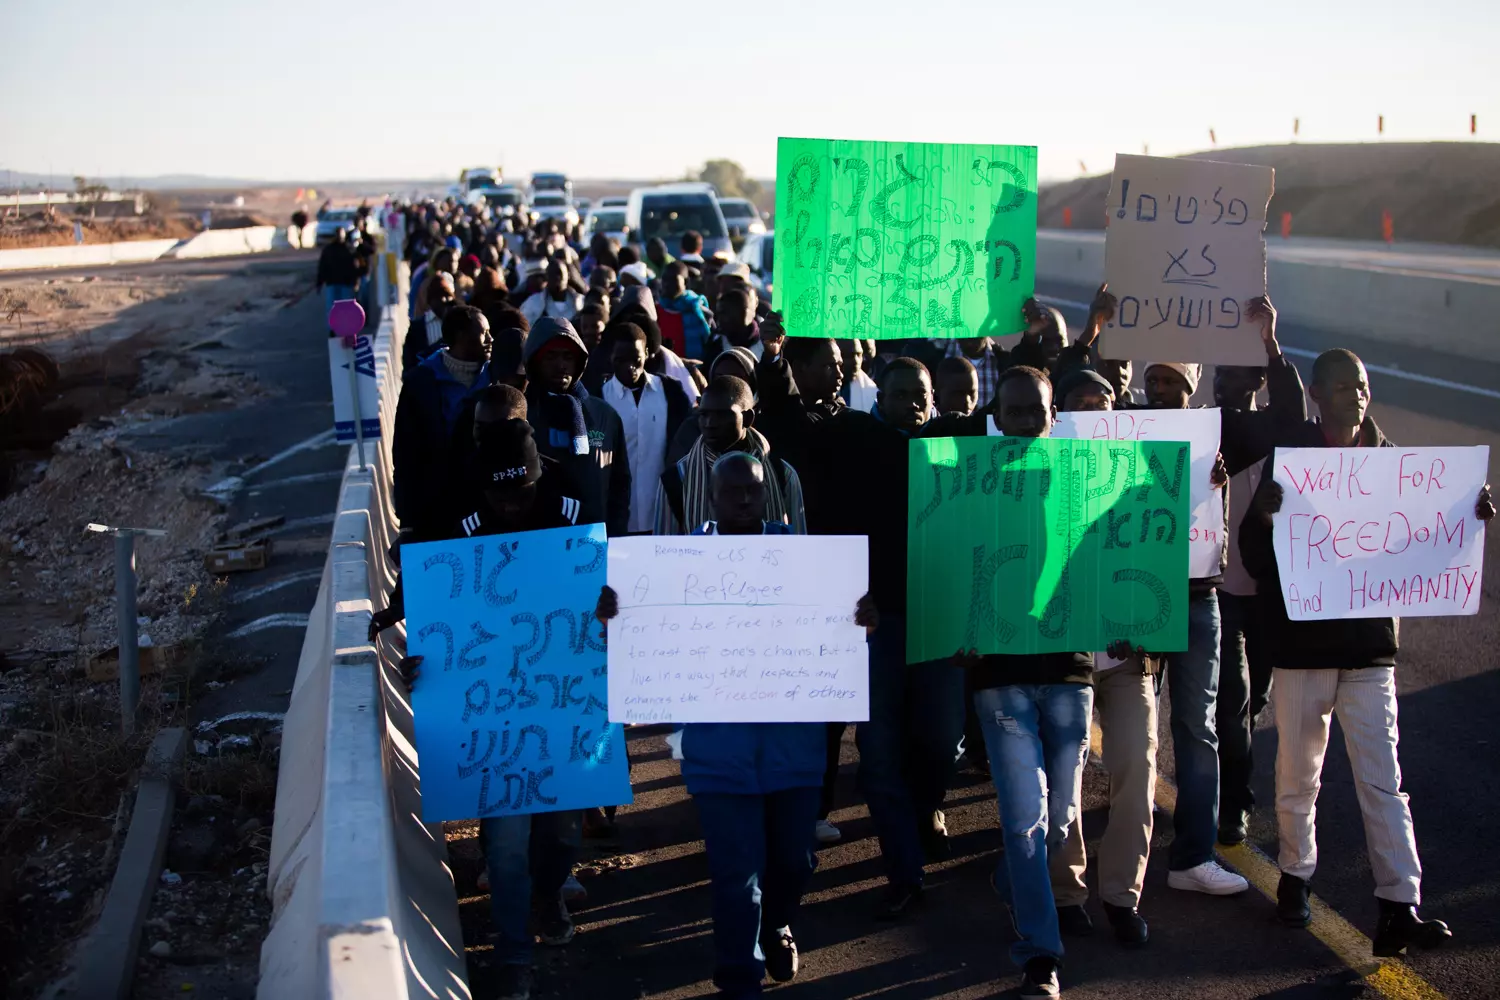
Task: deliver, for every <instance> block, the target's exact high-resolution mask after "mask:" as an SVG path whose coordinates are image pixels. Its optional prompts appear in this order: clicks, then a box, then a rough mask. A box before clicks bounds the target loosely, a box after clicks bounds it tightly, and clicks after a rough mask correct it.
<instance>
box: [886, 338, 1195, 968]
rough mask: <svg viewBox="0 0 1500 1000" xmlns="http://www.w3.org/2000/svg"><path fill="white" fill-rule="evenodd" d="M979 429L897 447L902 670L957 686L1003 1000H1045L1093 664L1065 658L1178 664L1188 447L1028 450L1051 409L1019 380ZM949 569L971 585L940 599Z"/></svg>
mask: <svg viewBox="0 0 1500 1000" xmlns="http://www.w3.org/2000/svg"><path fill="white" fill-rule="evenodd" d="M993 412H994V416H995V420H996V423H997V425H998V426H999V429H1000V431H1001V433H1002V434H1003V435H1005V436H1004V437H998V438H997V437H986V438H932V439H925V440H916V441H913V442H912V444H911V473H910V478H909V484H910V486H909V499H908V507H907V509H908V517H909V525H910V534H911V540H910V546H909V549H908V559H909V562H908V577H907V582H908V594H907V608H908V615H909V622H908V631H907V660H908V662H912V663H918V662H921V661H923V660H929V659H933V658H935V657H939V656H942V655H945V651H953V650H956V651H958V659H959V660H960V662H962V663H963V664H964V666H965V667H967V668H968V670H969V673H970V677H971V681H972V683H971V687H972V688H973V689H974V710H975V713H976V714H977V715H978V717H979V723H980V726H981V728H982V729H983V731H984V742H985V748H986V749H987V750H988V751H989V759H990V773H991V776H992V778H993V780H994V784H995V794H996V801H997V805H998V807H999V812H1000V825H1001V830H1002V834H1003V836H1004V838H1005V852H1004V854H1003V856H1002V859H1001V863H1000V867H999V869H998V870H997V871H996V875H995V886H996V889H997V891H999V892H1000V894H1001V895H1002V897H1004V898H1005V899H1006V900H1007V902H1008V903H1009V905H1010V908H1011V914H1012V917H1013V919H1014V922H1015V926H1016V930H1017V934H1018V938H1019V940H1018V941H1016V943H1015V944H1013V945H1012V946H1011V958H1012V959H1013V960H1014V961H1015V962H1016V964H1018V965H1020V966H1021V967H1022V968H1023V969H1024V970H1025V971H1024V978H1023V980H1022V982H1021V990H1020V995H1021V996H1022V997H1049V996H1054V997H1055V996H1057V995H1058V991H1059V989H1060V987H1059V985H1058V981H1057V970H1058V966H1059V963H1060V961H1061V958H1062V954H1063V946H1062V936H1061V931H1060V927H1059V920H1058V911H1057V906H1056V902H1055V898H1054V897H1053V894H1052V882H1051V876H1050V873H1049V866H1048V857H1049V854H1055V853H1056V852H1058V851H1060V850H1061V848H1062V845H1063V843H1064V842H1065V841H1066V840H1067V837H1068V831H1069V829H1070V827H1071V826H1072V824H1074V823H1077V822H1080V821H1081V818H1080V816H1079V811H1078V808H1077V803H1078V789H1079V784H1080V782H1081V781H1082V779H1083V764H1084V761H1085V759H1086V758H1087V756H1088V745H1089V723H1090V719H1091V716H1092V712H1093V693H1094V692H1093V687H1092V683H1093V669H1094V657H1093V653H1091V652H1080V651H1081V650H1094V649H1104V648H1106V647H1109V646H1115V648H1118V645H1117V644H1120V643H1123V644H1127V645H1129V646H1130V647H1132V648H1135V649H1140V648H1141V647H1148V648H1150V649H1152V650H1157V651H1164V650H1174V649H1183V648H1185V647H1186V645H1187V617H1186V607H1187V597H1188V595H1187V576H1188V565H1187V560H1188V539H1187V523H1188V509H1189V503H1188V489H1187V480H1186V477H1185V474H1184V473H1185V467H1186V465H1187V458H1188V446H1187V445H1186V444H1178V443H1175V442H1112V441H1083V440H1057V441H1052V440H1045V439H1046V438H1048V436H1049V435H1050V433H1051V430H1052V424H1053V420H1054V419H1055V417H1056V409H1055V407H1054V405H1053V402H1052V384H1051V382H1050V381H1049V379H1048V378H1047V376H1046V375H1045V374H1044V373H1042V372H1040V371H1038V370H1036V369H1034V368H1028V367H1015V368H1011V369H1009V370H1007V371H1006V372H1005V374H1003V375H1002V376H1001V378H1000V382H999V386H998V389H997V393H996V400H995V405H994V411H993ZM955 556H958V558H957V559H955ZM955 562H958V563H960V564H962V565H963V566H965V567H968V568H971V569H972V572H970V573H960V574H956V577H957V582H955V574H954V573H953V572H952V568H953V566H954V563H955ZM981 654H988V655H981Z"/></svg>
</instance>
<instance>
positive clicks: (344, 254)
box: [317, 226, 359, 313]
mask: <svg viewBox="0 0 1500 1000" xmlns="http://www.w3.org/2000/svg"><path fill="white" fill-rule="evenodd" d="M358 284H359V262H358V261H356V260H355V259H354V250H353V249H352V248H351V247H350V246H349V230H348V229H347V228H346V227H343V226H341V227H339V231H338V232H337V233H335V234H334V237H333V242H331V243H329V244H328V245H327V246H326V247H324V248H323V253H322V254H321V255H320V256H319V257H318V281H317V286H318V291H320V292H322V293H323V308H324V312H325V313H326V312H327V311H328V310H330V309H332V308H333V304H334V303H335V302H337V301H339V300H340V299H352V298H354V290H355V287H356V286H357V285H358Z"/></svg>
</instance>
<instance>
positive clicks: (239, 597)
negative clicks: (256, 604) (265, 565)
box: [229, 569, 323, 604]
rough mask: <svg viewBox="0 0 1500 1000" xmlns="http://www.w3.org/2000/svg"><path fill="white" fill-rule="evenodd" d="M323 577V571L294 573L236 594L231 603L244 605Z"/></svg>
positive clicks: (311, 570)
mask: <svg viewBox="0 0 1500 1000" xmlns="http://www.w3.org/2000/svg"><path fill="white" fill-rule="evenodd" d="M322 575H323V571H322V570H321V569H309V570H304V571H303V572H301V573H293V574H292V575H291V576H284V577H282V578H281V579H280V580H272V581H271V582H270V583H266V584H262V585H261V586H259V587H251V588H250V589H249V590H246V591H244V592H242V593H238V594H235V595H234V596H233V597H231V598H230V599H229V603H231V604H243V603H245V602H246V601H253V600H255V599H256V598H257V597H265V596H266V595H267V594H274V593H275V592H276V591H278V590H280V589H281V588H283V587H291V586H295V585H296V584H299V583H306V582H308V581H309V580H317V579H319V578H320V577H322Z"/></svg>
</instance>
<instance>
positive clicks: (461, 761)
mask: <svg viewBox="0 0 1500 1000" xmlns="http://www.w3.org/2000/svg"><path fill="white" fill-rule="evenodd" d="M401 566H402V571H403V578H404V580H405V590H406V622H407V626H406V627H407V639H406V647H407V651H408V653H409V654H410V655H413V656H421V657H422V658H423V660H422V665H421V674H420V676H419V678H418V679H417V681H416V683H415V684H414V685H413V690H412V712H413V719H414V721H413V728H414V729H415V733H416V740H417V753H418V755H419V758H420V761H421V770H422V818H423V820H425V821H427V822H436V821H439V820H450V819H471V818H473V817H476V816H477V817H481V818H482V817H486V816H506V815H512V814H517V813H535V812H555V811H559V810H564V809H584V808H588V807H590V806H603V805H619V804H622V803H627V802H629V801H630V800H631V794H630V767H629V762H628V761H627V760H626V757H625V735H624V727H623V726H621V725H619V724H618V723H616V724H613V725H611V724H610V722H609V720H608V707H607V706H608V693H607V673H608V668H607V666H606V662H605V646H604V640H603V637H602V635H601V633H602V632H603V629H602V628H601V627H600V624H599V622H598V621H596V620H595V618H594V607H595V605H596V603H597V602H598V600H599V589H600V587H602V586H603V585H604V582H605V536H604V526H603V525H602V524H592V525H580V526H577V527H568V528H552V529H548V530H545V531H527V532H521V533H519V534H513V535H486V536H479V537H475V538H462V539H453V540H451V541H444V542H424V543H421V544H416V545H403V546H402V547H401Z"/></svg>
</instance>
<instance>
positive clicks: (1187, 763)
mask: <svg viewBox="0 0 1500 1000" xmlns="http://www.w3.org/2000/svg"><path fill="white" fill-rule="evenodd" d="M1245 316H1246V318H1247V319H1248V320H1249V321H1250V322H1252V323H1259V324H1260V328H1261V341H1262V342H1263V343H1264V345H1265V349H1266V374H1267V379H1268V383H1269V388H1270V397H1271V405H1270V407H1269V408H1268V409H1265V410H1248V411H1239V410H1220V411H1219V416H1220V431H1219V451H1220V453H1221V455H1222V458H1223V463H1224V469H1225V472H1226V473H1227V475H1228V476H1233V475H1235V474H1236V473H1238V472H1240V471H1242V470H1244V469H1246V468H1249V467H1250V466H1251V465H1253V464H1255V463H1257V462H1259V461H1261V460H1262V459H1264V458H1265V457H1266V454H1267V453H1268V452H1270V450H1271V448H1272V446H1273V445H1274V444H1275V442H1276V439H1277V436H1278V434H1279V433H1280V432H1281V429H1282V428H1286V427H1296V426H1298V425H1300V424H1301V423H1302V422H1303V421H1304V420H1306V419H1307V403H1306V400H1305V399H1304V398H1303V394H1302V379H1301V378H1300V377H1299V376H1298V375H1297V369H1296V368H1295V367H1293V365H1292V364H1291V362H1289V361H1287V359H1286V358H1285V357H1284V356H1283V355H1282V353H1281V345H1280V344H1278V343H1277V341H1276V310H1275V308H1274V307H1272V305H1271V300H1270V299H1268V298H1266V297H1265V296H1264V295H1262V296H1259V297H1257V298H1254V299H1251V300H1250V301H1249V302H1247V303H1245ZM1202 373H1203V366H1202V365H1199V364H1186V363H1182V362H1153V363H1151V364H1148V365H1147V366H1146V402H1147V405H1148V406H1149V407H1150V408H1152V409H1159V410H1160V409H1168V410H1185V409H1187V408H1188V406H1189V405H1190V400H1191V399H1192V396H1193V393H1194V392H1196V391H1197V389H1198V380H1199V379H1200V378H1201V377H1202ZM1225 503H1226V508H1227V503H1228V501H1227V499H1226V501H1225ZM1226 513H1227V511H1226ZM1227 545H1228V539H1227V538H1226V539H1225V540H1224V542H1223V547H1222V548H1221V551H1220V557H1219V569H1218V572H1216V573H1214V574H1213V575H1212V576H1208V577H1201V578H1197V579H1193V580H1190V581H1189V582H1188V648H1187V650H1186V651H1185V652H1180V653H1166V654H1164V655H1163V657H1162V658H1163V661H1164V664H1165V666H1164V676H1165V680H1166V686H1167V687H1168V688H1169V689H1170V691H1171V701H1172V726H1171V728H1172V753H1173V757H1174V758H1175V761H1176V768H1177V808H1176V811H1175V812H1174V813H1173V814H1172V826H1173V829H1174V830H1175V831H1176V834H1177V835H1176V837H1175V838H1173V840H1172V847H1171V851H1170V855H1169V858H1168V861H1167V868H1168V871H1167V885H1168V886H1170V887H1171V888H1173V889H1182V890H1186V891H1189V892H1203V893H1207V894H1209V895H1211V896H1231V895H1235V894H1236V893H1240V892H1244V891H1245V890H1246V889H1248V888H1249V887H1250V883H1248V882H1247V881H1245V879H1244V878H1242V877H1241V876H1239V875H1237V874H1235V873H1234V872H1231V871H1229V870H1228V869H1225V868H1223V867H1221V866H1220V865H1219V863H1218V862H1217V861H1215V860H1214V839H1215V837H1216V836H1217V834H1218V829H1219V740H1218V734H1217V732H1216V730H1215V723H1216V715H1217V712H1218V692H1219V641H1220V637H1221V628H1222V625H1221V619H1220V616H1219V598H1218V587H1219V586H1220V585H1221V584H1223V582H1224V565H1225V564H1226V562H1227V551H1228V549H1227Z"/></svg>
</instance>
